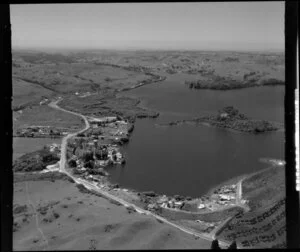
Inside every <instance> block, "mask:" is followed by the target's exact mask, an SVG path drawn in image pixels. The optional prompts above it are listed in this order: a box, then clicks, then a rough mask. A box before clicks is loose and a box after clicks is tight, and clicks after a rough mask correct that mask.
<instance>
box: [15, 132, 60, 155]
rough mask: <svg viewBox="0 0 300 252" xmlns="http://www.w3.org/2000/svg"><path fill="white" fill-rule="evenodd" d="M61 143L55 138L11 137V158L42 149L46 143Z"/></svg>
mask: <svg viewBox="0 0 300 252" xmlns="http://www.w3.org/2000/svg"><path fill="white" fill-rule="evenodd" d="M52 143H58V144H60V143H61V139H57V138H28V137H13V160H15V159H17V158H18V157H20V156H22V155H24V154H25V153H30V152H33V151H37V150H40V149H42V148H43V147H44V146H45V145H46V144H52Z"/></svg>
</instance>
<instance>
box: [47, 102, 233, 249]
mask: <svg viewBox="0 0 300 252" xmlns="http://www.w3.org/2000/svg"><path fill="white" fill-rule="evenodd" d="M61 100H62V99H59V100H56V101H52V102H51V103H49V104H48V106H50V107H51V108H54V109H58V110H61V111H64V112H66V113H70V114H73V115H76V116H79V117H81V118H82V119H83V120H84V122H85V127H84V129H82V130H80V131H78V132H75V133H70V134H68V135H67V136H65V137H64V138H63V139H62V144H61V159H60V163H59V166H60V167H59V171H60V172H62V173H65V174H66V175H68V176H69V177H71V178H72V179H73V180H74V181H75V183H77V184H82V185H84V186H85V187H86V188H87V189H89V190H91V191H94V192H96V193H98V194H101V195H103V196H105V197H107V198H110V199H112V200H114V201H117V202H119V203H120V204H122V205H123V206H125V207H129V206H131V207H133V208H134V209H135V210H136V211H137V212H138V213H140V214H146V215H150V216H152V217H154V218H156V219H158V220H160V221H162V222H164V223H166V224H168V225H170V226H172V227H175V228H177V229H179V230H181V231H183V232H185V233H187V234H190V235H193V236H196V237H199V238H201V239H204V240H208V241H212V240H213V239H214V238H215V237H214V235H212V234H203V233H198V232H195V231H194V230H191V229H189V228H186V227H183V226H180V225H178V224H175V223H173V222H170V221H169V220H167V219H165V218H163V217H161V216H159V215H156V214H154V213H152V212H150V211H148V210H145V209H142V208H140V207H138V206H136V205H134V204H132V203H129V202H127V201H125V200H123V199H121V198H119V197H117V196H115V195H112V194H110V193H108V192H106V191H104V190H102V189H101V188H99V187H98V186H96V185H94V184H92V183H90V182H88V181H86V180H83V179H81V178H77V177H75V176H73V175H72V174H71V173H69V172H68V171H67V170H66V169H65V167H66V161H67V160H66V156H67V155H66V154H67V142H68V139H70V138H72V137H74V136H76V135H77V134H79V133H82V132H84V131H86V130H87V129H89V127H90V124H89V122H88V120H87V118H86V117H85V116H84V115H82V114H79V113H76V112H73V111H68V110H66V109H63V108H61V107H59V106H58V105H57V104H58V103H59V102H60V101H61ZM219 245H220V246H221V247H228V246H229V244H228V243H225V242H222V241H219Z"/></svg>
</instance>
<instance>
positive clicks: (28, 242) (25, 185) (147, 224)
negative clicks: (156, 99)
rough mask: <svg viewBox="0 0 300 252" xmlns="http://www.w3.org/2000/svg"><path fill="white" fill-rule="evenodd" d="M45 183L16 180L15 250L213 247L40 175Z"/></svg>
mask: <svg viewBox="0 0 300 252" xmlns="http://www.w3.org/2000/svg"><path fill="white" fill-rule="evenodd" d="M41 179H42V180H40V179H39V178H37V176H31V177H28V176H27V177H24V176H23V177H22V176H18V178H17V179H15V183H14V199H13V217H14V233H13V250H17V251H18V250H43V249H46V250H90V249H91V250H95V249H97V250H103V249H104V250H108V249H122V250H123V249H199V248H201V249H208V248H209V247H210V244H211V242H209V241H206V240H202V239H195V238H194V237H193V236H191V235H188V234H185V233H183V232H182V231H180V230H177V229H175V228H173V227H170V226H168V225H166V224H163V223H160V222H158V221H157V220H156V219H155V218H152V217H149V216H146V215H141V214H138V213H136V212H132V211H129V210H128V209H126V208H125V207H123V206H117V205H115V204H113V203H111V202H109V201H108V200H106V199H104V198H102V197H99V196H95V195H91V194H84V193H81V192H80V191H79V190H78V189H77V188H76V186H75V185H74V184H73V183H71V182H69V181H68V179H67V178H65V177H59V176H49V175H42V178H41ZM34 211H36V213H37V215H36V216H35V215H34ZM36 218H37V219H36ZM36 221H37V222H36ZM38 228H39V230H41V231H42V233H43V235H42V234H41V232H39V230H38Z"/></svg>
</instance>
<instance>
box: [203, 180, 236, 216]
mask: <svg viewBox="0 0 300 252" xmlns="http://www.w3.org/2000/svg"><path fill="white" fill-rule="evenodd" d="M235 201H236V185H235V184H233V185H225V186H223V187H221V188H219V189H217V190H215V191H214V194H213V195H211V197H210V199H209V200H202V199H200V202H199V205H198V209H205V208H207V209H210V210H216V209H218V208H220V207H221V206H225V205H233V204H235Z"/></svg>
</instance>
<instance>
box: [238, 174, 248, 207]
mask: <svg viewBox="0 0 300 252" xmlns="http://www.w3.org/2000/svg"><path fill="white" fill-rule="evenodd" d="M245 178H246V177H244V178H242V179H241V180H240V181H239V182H238V183H237V185H236V203H235V204H236V205H237V206H239V207H242V208H243V209H244V210H245V211H246V212H249V211H250V207H249V206H247V205H246V204H244V203H242V198H243V197H242V196H243V192H242V183H243V181H244V180H245Z"/></svg>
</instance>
